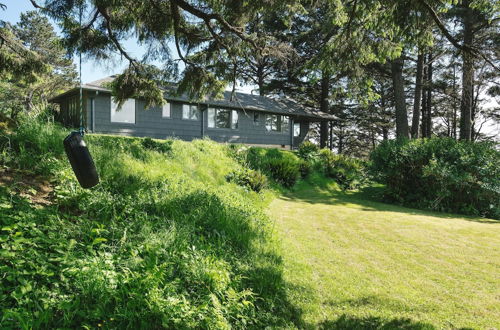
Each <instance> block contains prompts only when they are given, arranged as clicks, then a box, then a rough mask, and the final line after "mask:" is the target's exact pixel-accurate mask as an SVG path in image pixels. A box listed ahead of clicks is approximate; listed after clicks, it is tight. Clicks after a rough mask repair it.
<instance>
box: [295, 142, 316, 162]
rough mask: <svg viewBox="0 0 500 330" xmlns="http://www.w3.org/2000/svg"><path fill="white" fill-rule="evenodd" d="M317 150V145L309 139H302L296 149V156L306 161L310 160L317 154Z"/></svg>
mask: <svg viewBox="0 0 500 330" xmlns="http://www.w3.org/2000/svg"><path fill="white" fill-rule="evenodd" d="M318 152H319V147H318V146H317V145H316V144H314V143H312V142H310V141H304V142H302V143H301V144H300V145H299V148H298V149H297V156H299V157H300V158H302V159H304V160H306V161H312V160H314V159H315V158H316V157H317V156H318Z"/></svg>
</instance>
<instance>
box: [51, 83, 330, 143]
mask: <svg viewBox="0 0 500 330" xmlns="http://www.w3.org/2000/svg"><path fill="white" fill-rule="evenodd" d="M112 79H113V77H108V78H105V79H101V80H98V81H95V82H92V83H89V84H84V85H82V89H83V103H84V106H83V108H84V109H85V110H86V111H85V112H84V116H83V117H84V118H83V120H84V127H85V128H86V130H87V131H89V132H95V133H106V134H119V135H129V136H139V137H146V136H148V137H152V138H157V139H165V138H179V139H182V140H187V141H190V140H193V139H199V138H203V137H208V138H210V139H212V140H214V141H218V142H227V143H244V144H249V145H261V146H269V147H280V148H287V149H288V148H294V147H296V146H298V145H299V144H300V143H301V142H302V141H303V140H304V139H305V137H306V136H307V133H308V131H309V126H310V123H311V122H320V121H330V120H333V119H335V117H334V116H331V115H328V114H324V113H320V112H317V111H313V110H311V109H308V108H305V107H303V106H301V105H299V104H297V103H296V102H293V101H291V100H289V99H274V98H268V97H264V96H259V95H251V94H244V93H235V97H233V100H231V93H230V92H225V93H224V98H223V99H207V100H204V101H197V102H193V101H190V100H189V99H188V98H187V97H183V96H174V95H173V93H172V94H170V93H168V92H165V99H166V101H167V103H166V104H165V105H163V106H162V107H153V108H149V109H146V108H145V102H144V101H142V100H140V99H129V100H127V101H126V102H125V104H124V105H123V106H122V108H121V109H118V108H117V105H116V104H115V102H114V101H113V99H112V97H111V91H110V90H109V89H108V88H106V87H105V86H106V83H107V82H110V81H111V80H112ZM51 101H52V102H54V103H58V104H59V107H60V112H59V115H58V117H57V118H56V119H57V120H58V121H60V122H62V123H63V124H64V125H66V126H71V127H77V126H79V122H80V114H79V102H80V101H79V88H73V89H71V90H69V91H67V92H65V93H63V94H60V95H58V96H56V97H55V98H53V99H52V100H51Z"/></svg>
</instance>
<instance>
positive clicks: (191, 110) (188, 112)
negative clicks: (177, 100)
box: [182, 104, 200, 120]
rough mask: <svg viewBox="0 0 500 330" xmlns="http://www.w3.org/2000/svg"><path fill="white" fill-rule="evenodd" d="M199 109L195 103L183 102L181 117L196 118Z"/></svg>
mask: <svg viewBox="0 0 500 330" xmlns="http://www.w3.org/2000/svg"><path fill="white" fill-rule="evenodd" d="M199 113H200V111H199V110H198V106H197V105H191V104H183V105H182V119H189V120H198V116H199Z"/></svg>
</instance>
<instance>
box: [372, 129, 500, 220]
mask: <svg viewBox="0 0 500 330" xmlns="http://www.w3.org/2000/svg"><path fill="white" fill-rule="evenodd" d="M371 159H372V162H373V164H372V170H373V171H374V173H375V174H376V175H377V177H378V179H379V180H380V181H381V182H383V183H384V184H386V186H387V188H386V197H387V198H388V199H389V200H391V201H395V202H398V203H403V204H406V205H410V206H415V207H421V208H422V207H423V208H429V209H433V210H440V211H453V212H459V213H464V214H472V215H481V216H486V217H492V218H496V219H498V218H500V203H499V201H500V167H499V166H498V164H500V152H499V151H498V150H496V149H495V146H494V145H493V144H491V143H472V142H458V141H455V140H453V139H446V138H432V139H419V140H412V141H407V140H396V141H387V142H384V143H382V144H381V145H380V146H379V147H378V148H377V149H376V150H375V151H374V152H373V153H372V155H371Z"/></svg>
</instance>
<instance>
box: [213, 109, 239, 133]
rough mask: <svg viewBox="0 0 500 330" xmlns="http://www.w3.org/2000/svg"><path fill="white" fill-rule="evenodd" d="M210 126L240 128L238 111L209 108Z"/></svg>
mask: <svg viewBox="0 0 500 330" xmlns="http://www.w3.org/2000/svg"><path fill="white" fill-rule="evenodd" d="M208 127H209V128H232V129H237V128H238V111H236V110H227V109H217V108H208Z"/></svg>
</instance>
